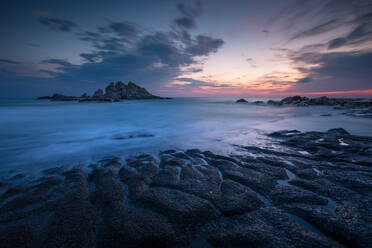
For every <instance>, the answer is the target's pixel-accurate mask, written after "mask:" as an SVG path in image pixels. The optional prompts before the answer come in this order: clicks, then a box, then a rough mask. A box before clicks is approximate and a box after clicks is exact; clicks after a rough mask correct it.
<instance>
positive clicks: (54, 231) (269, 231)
mask: <svg viewBox="0 0 372 248" xmlns="http://www.w3.org/2000/svg"><path fill="white" fill-rule="evenodd" d="M268 136H269V138H270V139H272V142H273V144H275V146H281V147H280V149H277V150H278V151H272V150H269V149H265V148H259V149H258V148H257V149H252V147H244V146H242V147H240V148H241V150H240V152H239V155H230V156H222V155H217V154H214V153H212V152H210V151H205V152H202V151H200V150H198V149H192V150H187V151H180V150H168V151H163V152H161V153H160V154H159V156H158V159H156V158H155V157H153V156H151V155H146V154H142V155H139V156H133V157H129V158H127V159H126V160H125V161H123V160H122V159H121V158H120V157H105V158H103V159H102V160H99V161H97V162H96V163H93V164H91V165H90V166H89V169H87V170H85V169H84V167H82V168H81V169H72V170H71V169H69V170H67V171H66V170H65V169H63V167H58V168H51V169H47V170H44V171H42V172H41V174H42V176H41V177H39V178H34V177H32V176H27V175H24V176H23V177H19V176H17V175H15V176H13V175H9V178H8V179H6V178H2V180H3V184H2V185H3V186H2V188H1V194H0V244H1V247H87V248H88V247H370V244H371V242H372V239H371V231H372V215H371V211H370V209H371V207H372V197H371V192H372V179H371V178H372V177H371V174H372V170H371V168H372V167H371V166H372V163H371V157H372V149H371V147H372V138H370V137H360V136H354V135H351V134H349V133H348V132H347V131H346V130H343V129H341V128H336V129H331V130H328V131H327V132H306V133H301V132H299V131H296V130H286V131H278V132H275V133H271V134H269V135H268ZM244 151H246V153H245V152H244ZM253 153H254V154H253ZM79 167H81V166H79Z"/></svg>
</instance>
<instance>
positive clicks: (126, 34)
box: [100, 21, 139, 39]
mask: <svg viewBox="0 0 372 248" xmlns="http://www.w3.org/2000/svg"><path fill="white" fill-rule="evenodd" d="M100 31H102V32H104V33H107V32H115V33H116V34H117V35H118V36H120V37H122V38H125V39H131V38H133V37H137V35H138V33H139V30H138V27H137V25H136V24H135V23H132V22H128V21H121V22H111V23H110V24H109V25H108V26H107V27H104V28H100Z"/></svg>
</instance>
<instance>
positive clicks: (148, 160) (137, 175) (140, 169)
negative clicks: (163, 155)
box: [119, 154, 159, 198]
mask: <svg viewBox="0 0 372 248" xmlns="http://www.w3.org/2000/svg"><path fill="white" fill-rule="evenodd" d="M126 162H127V165H126V166H123V167H122V168H121V169H120V171H119V177H120V180H121V181H122V182H124V183H125V184H127V185H128V187H129V191H130V195H131V196H130V197H131V198H132V197H133V198H135V197H136V196H137V194H138V193H140V192H141V191H143V190H145V189H146V187H147V186H148V184H149V183H150V182H151V179H152V177H153V175H155V174H156V172H157V171H158V170H159V166H158V164H157V162H156V159H155V158H154V157H152V156H150V155H146V154H144V155H140V156H137V157H133V158H129V159H127V161H126Z"/></svg>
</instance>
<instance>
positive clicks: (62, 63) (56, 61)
mask: <svg viewBox="0 0 372 248" xmlns="http://www.w3.org/2000/svg"><path fill="white" fill-rule="evenodd" d="M41 63H44V64H55V65H60V66H63V67H70V66H72V64H71V63H70V62H68V61H67V60H65V59H46V60H43V61H41Z"/></svg>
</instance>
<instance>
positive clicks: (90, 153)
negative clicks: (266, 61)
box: [0, 98, 372, 173]
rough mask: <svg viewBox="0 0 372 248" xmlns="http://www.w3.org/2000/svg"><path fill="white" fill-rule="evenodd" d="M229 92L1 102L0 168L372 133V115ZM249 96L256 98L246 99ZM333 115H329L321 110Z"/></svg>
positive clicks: (233, 148) (32, 167) (233, 149)
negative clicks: (295, 135) (289, 136)
mask: <svg viewBox="0 0 372 248" xmlns="http://www.w3.org/2000/svg"><path fill="white" fill-rule="evenodd" d="M235 100H236V99H235V98H175V99H172V100H132V101H123V102H119V103H77V102H50V101H38V100H1V101H0V173H6V172H8V171H9V170H12V171H25V170H29V171H31V170H40V169H43V168H49V167H56V166H70V165H79V164H81V165H83V164H89V163H92V162H94V161H96V160H99V159H101V158H103V157H105V156H123V157H126V156H131V155H135V154H140V153H150V154H153V155H156V154H157V153H158V152H159V151H161V150H166V149H174V148H175V149H189V148H199V149H201V150H211V151H213V152H216V153H220V154H230V153H234V152H237V150H236V146H235V145H256V146H259V147H268V146H270V145H271V144H272V141H271V140H270V139H269V138H268V137H267V136H266V135H265V134H266V133H269V132H272V131H278V130H283V129H297V130H299V131H326V130H328V129H330V128H335V127H342V128H344V129H346V130H347V131H349V132H350V133H352V134H356V135H367V136H372V128H371V126H372V119H367V118H356V117H350V116H346V115H343V114H342V113H343V112H344V111H342V110H333V109H332V108H330V107H295V106H281V107H277V106H268V105H265V106H258V105H253V104H244V103H243V104H237V103H235ZM249 100H251V101H253V100H257V99H249ZM324 114H331V116H322V115H324Z"/></svg>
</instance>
